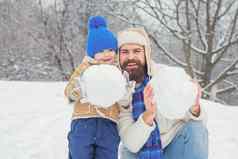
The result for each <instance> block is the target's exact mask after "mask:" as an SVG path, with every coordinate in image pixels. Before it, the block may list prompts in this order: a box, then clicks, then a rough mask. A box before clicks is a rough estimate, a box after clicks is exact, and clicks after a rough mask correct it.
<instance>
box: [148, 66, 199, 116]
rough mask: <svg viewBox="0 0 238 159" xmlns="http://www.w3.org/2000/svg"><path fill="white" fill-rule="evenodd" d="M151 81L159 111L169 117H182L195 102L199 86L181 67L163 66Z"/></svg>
mask: <svg viewBox="0 0 238 159" xmlns="http://www.w3.org/2000/svg"><path fill="white" fill-rule="evenodd" d="M150 83H151V85H152V87H153V89H154V94H155V101H156V103H157V111H158V112H159V113H161V114H162V115H164V116H165V117H167V118H170V119H179V118H182V117H183V116H184V115H185V113H186V111H188V110H189V108H190V107H191V106H192V105H193V104H194V103H195V99H196V95H197V87H196V85H195V84H194V83H193V82H192V81H191V80H190V77H189V76H188V75H187V74H186V73H185V71H184V70H183V69H181V68H175V67H161V68H159V70H158V72H157V74H156V75H155V76H154V77H153V78H152V79H151V81H150Z"/></svg>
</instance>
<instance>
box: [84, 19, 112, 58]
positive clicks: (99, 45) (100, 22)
mask: <svg viewBox="0 0 238 159" xmlns="http://www.w3.org/2000/svg"><path fill="white" fill-rule="evenodd" d="M109 49H111V50H114V51H115V52H117V38H116V37H115V36H114V35H113V33H112V32H111V31H110V30H108V28H107V22H106V19H105V18H104V17H102V16H92V17H90V18H89V20H88V37H87V55H88V56H90V57H92V58H94V56H95V54H96V53H99V52H103V50H109Z"/></svg>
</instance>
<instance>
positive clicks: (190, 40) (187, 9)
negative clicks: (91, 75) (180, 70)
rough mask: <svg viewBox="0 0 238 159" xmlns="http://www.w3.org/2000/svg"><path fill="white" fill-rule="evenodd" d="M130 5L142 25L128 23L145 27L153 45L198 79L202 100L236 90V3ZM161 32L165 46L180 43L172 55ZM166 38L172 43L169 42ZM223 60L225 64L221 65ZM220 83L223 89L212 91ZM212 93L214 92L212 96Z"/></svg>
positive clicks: (192, 0) (144, 1)
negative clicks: (201, 88)
mask: <svg viewBox="0 0 238 159" xmlns="http://www.w3.org/2000/svg"><path fill="white" fill-rule="evenodd" d="M129 4H130V6H131V7H132V8H134V9H135V12H134V14H137V15H139V16H140V17H141V19H142V22H141V21H138V20H137V21H135V20H129V21H128V22H129V23H131V24H134V25H138V26H143V27H145V28H146V29H147V31H148V33H149V35H150V38H151V39H152V41H153V42H154V44H155V45H156V46H157V47H158V48H159V49H160V50H161V51H162V52H163V53H164V54H165V55H166V56H167V57H168V58H169V59H170V60H171V61H173V62H174V63H175V64H177V65H179V66H182V67H184V68H185V69H186V71H187V72H188V73H189V74H190V76H191V77H193V78H197V79H199V81H200V83H201V85H202V87H203V88H204V97H207V98H211V97H214V98H215V99H217V97H216V94H217V93H224V92H230V91H234V90H237V87H238V86H237V83H235V82H236V81H235V80H234V78H233V79H232V77H237V75H238V74H237V65H238V57H237V52H236V49H235V48H237V45H238V31H237V19H238V1H236V0H232V1H230V0H206V1H204V0H170V1H166V0H139V1H130V3H129ZM115 16H116V17H120V18H121V17H124V19H130V16H128V15H126V14H123V15H120V14H117V13H115ZM164 33H165V36H167V39H166V41H167V46H168V43H174V41H175V43H176V44H179V45H177V46H179V47H177V48H176V50H175V49H174V50H173V52H172V51H170V50H169V49H168V48H166V43H163V42H164V40H163V39H162V38H163V37H165V36H163V34H164ZM168 37H172V39H173V40H170V41H168ZM173 47H174V46H173ZM176 52H177V53H176ZM224 60H226V61H228V62H227V63H224ZM221 64H222V68H221V67H220V65H221ZM221 83H223V84H222V85H223V86H225V85H226V87H225V88H222V89H215V88H213V87H217V85H218V84H221ZM224 83H226V84H225V85H224ZM212 90H213V91H214V90H216V92H213V93H211V91H212ZM212 94H213V96H212ZM217 100H218V99H217Z"/></svg>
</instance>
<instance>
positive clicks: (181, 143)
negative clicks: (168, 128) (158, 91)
mask: <svg viewBox="0 0 238 159" xmlns="http://www.w3.org/2000/svg"><path fill="white" fill-rule="evenodd" d="M120 158H121V159H136V154H134V153H131V152H129V150H128V149H127V148H125V147H124V146H122V147H121V150H120ZM164 159H208V131H207V128H206V127H205V126H204V125H203V124H202V123H201V122H199V121H190V122H188V123H186V124H185V125H184V127H182V128H181V130H179V131H178V132H177V134H176V136H175V138H174V139H173V140H172V142H171V143H170V144H169V145H168V146H166V147H165V148H164Z"/></svg>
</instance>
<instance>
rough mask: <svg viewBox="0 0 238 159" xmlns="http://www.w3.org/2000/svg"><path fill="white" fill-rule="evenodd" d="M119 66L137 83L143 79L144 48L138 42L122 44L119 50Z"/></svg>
mask: <svg viewBox="0 0 238 159" xmlns="http://www.w3.org/2000/svg"><path fill="white" fill-rule="evenodd" d="M119 56H120V57H119V58H120V66H121V68H122V69H123V70H125V71H127V72H128V73H129V77H130V80H135V81H136V82H137V83H139V82H142V81H143V80H144V75H145V71H146V67H145V63H146V62H145V49H144V47H143V46H142V45H138V44H124V45H122V46H121V47H120V50H119Z"/></svg>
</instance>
